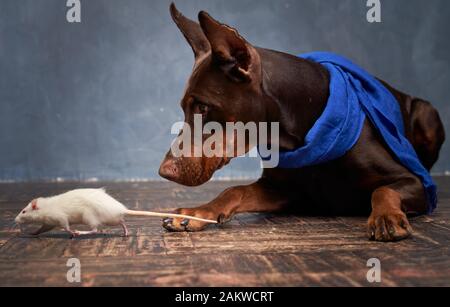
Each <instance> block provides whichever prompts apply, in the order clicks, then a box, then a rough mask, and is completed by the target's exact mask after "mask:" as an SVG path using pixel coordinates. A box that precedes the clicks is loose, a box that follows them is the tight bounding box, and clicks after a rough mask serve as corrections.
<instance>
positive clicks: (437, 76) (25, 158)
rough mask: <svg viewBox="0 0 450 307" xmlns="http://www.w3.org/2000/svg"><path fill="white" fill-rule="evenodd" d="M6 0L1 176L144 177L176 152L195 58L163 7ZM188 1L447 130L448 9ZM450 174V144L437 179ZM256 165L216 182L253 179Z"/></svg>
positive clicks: (405, 0) (109, 0)
mask: <svg viewBox="0 0 450 307" xmlns="http://www.w3.org/2000/svg"><path fill="white" fill-rule="evenodd" d="M65 3H66V1H65V0H1V1H0V180H2V181H4V180H14V181H21V180H39V179H56V178H62V179H76V180H78V179H79V180H86V179H90V178H99V179H137V178H140V179H143V178H158V175H157V170H158V166H159V163H160V160H161V159H162V157H163V154H164V153H165V152H166V150H167V149H168V147H169V145H170V141H171V139H172V136H171V135H170V127H171V125H172V123H173V122H175V121H178V120H181V119H182V112H181V110H180V108H179V106H178V101H179V99H180V97H181V94H182V91H183V87H184V83H185V81H186V79H187V77H188V76H189V74H190V70H191V67H192V64H193V56H192V53H191V50H190V48H189V47H188V46H187V44H186V43H185V42H184V39H183V37H182V36H181V34H180V33H179V32H178V30H177V28H176V27H175V25H174V24H173V23H172V21H171V19H170V17H169V13H168V6H169V1H163V0H128V1H124V0H84V1H82V22H81V24H69V23H67V21H66V19H65V15H66V10H67V8H66V6H65ZM381 3H382V23H380V24H369V23H368V22H367V21H366V12H367V7H366V0H298V1H293V0H284V1H277V0H258V1H256V0H226V1H225V0H210V1H199V0H179V1H177V5H178V7H179V9H180V10H181V11H183V12H184V13H185V14H186V15H188V16H190V17H195V16H196V15H197V13H198V11H199V10H201V9H204V10H207V11H209V12H210V13H211V14H212V15H213V16H214V17H216V18H218V19H219V20H221V21H223V22H226V23H229V24H230V25H233V26H235V27H237V28H238V29H239V30H240V32H241V34H242V35H244V36H245V37H246V38H247V39H248V40H249V41H250V42H252V43H254V44H256V45H259V46H263V47H268V48H272V49H277V50H281V51H285V52H290V53H295V54H297V53H300V52H308V51H313V50H328V51H334V52H338V53H341V54H343V55H345V56H348V57H350V58H352V59H353V60H354V61H355V62H357V63H359V64H361V65H362V66H363V67H365V68H367V69H368V70H369V71H371V72H373V73H374V74H376V75H377V76H379V77H381V78H383V79H385V80H387V81H389V82H390V83H391V84H392V85H394V86H395V87H397V88H399V89H401V90H404V91H407V92H408V93H411V94H413V95H417V96H420V97H423V98H426V99H429V100H430V101H432V102H433V103H434V104H435V105H436V106H437V107H438V109H439V110H440V112H441V116H442V118H443V120H444V121H445V125H446V129H447V131H450V97H448V94H449V92H450V90H449V86H450V67H449V66H450V41H449V39H448V38H449V34H450V33H449V29H450V1H448V0H426V1H425V0H394V1H393V0H382V1H381ZM446 170H450V146H449V144H448V143H447V144H446V146H445V148H444V150H443V153H442V157H441V160H440V162H439V163H438V165H437V166H436V167H435V169H434V171H435V172H441V173H442V172H445V171H446ZM259 172H260V170H259V162H258V161H256V160H251V161H250V162H249V161H245V160H244V161H243V160H240V161H239V160H237V161H235V162H234V163H233V164H232V165H231V166H230V167H229V168H227V169H226V170H224V171H222V172H221V173H220V174H219V176H222V177H223V176H225V177H254V176H257V175H258V174H259Z"/></svg>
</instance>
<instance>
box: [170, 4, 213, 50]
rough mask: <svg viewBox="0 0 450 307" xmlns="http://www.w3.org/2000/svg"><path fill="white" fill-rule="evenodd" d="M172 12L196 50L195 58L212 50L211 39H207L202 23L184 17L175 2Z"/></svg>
mask: <svg viewBox="0 0 450 307" xmlns="http://www.w3.org/2000/svg"><path fill="white" fill-rule="evenodd" d="M170 14H171V15H172V19H173V21H174V22H175V23H176V25H177V26H178V28H179V29H180V31H181V33H183V35H184V37H185V38H186V40H187V42H188V43H189V45H190V46H191V48H192V50H193V51H194V55H195V58H198V57H200V56H202V55H203V54H205V53H208V52H209V51H210V50H211V46H210V45H209V41H208V40H207V39H206V36H205V34H204V33H203V31H202V28H200V25H199V24H198V23H197V22H195V21H192V20H190V19H188V18H186V17H184V16H183V15H182V14H181V13H180V12H179V11H178V10H177V8H176V6H175V4H174V3H173V2H172V4H171V5H170Z"/></svg>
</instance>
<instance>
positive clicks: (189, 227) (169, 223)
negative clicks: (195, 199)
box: [163, 208, 217, 232]
mask: <svg viewBox="0 0 450 307" xmlns="http://www.w3.org/2000/svg"><path fill="white" fill-rule="evenodd" d="M174 213H176V214H183V215H189V216H194V217H199V218H202V219H208V220H217V217H216V216H215V214H214V213H213V212H210V211H207V210H205V209H198V208H190V209H177V210H175V212H174ZM208 225H210V224H209V223H205V222H200V221H194V220H189V219H183V218H166V219H164V220H163V227H164V228H166V229H167V230H169V231H189V232H194V231H202V230H203V229H205V228H206V227H207V226H208Z"/></svg>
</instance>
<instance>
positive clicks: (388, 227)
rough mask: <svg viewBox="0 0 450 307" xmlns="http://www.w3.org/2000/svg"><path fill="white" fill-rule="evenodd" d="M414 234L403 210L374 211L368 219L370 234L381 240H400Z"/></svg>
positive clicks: (370, 236) (372, 238) (371, 237)
mask: <svg viewBox="0 0 450 307" xmlns="http://www.w3.org/2000/svg"><path fill="white" fill-rule="evenodd" d="M411 234H412V227H411V225H410V224H409V222H408V219H407V217H406V215H405V213H403V212H402V211H400V210H398V211H393V212H382V213H381V212H378V213H377V212H372V214H371V216H370V217H369V221H368V236H369V238H370V239H371V240H376V241H381V242H392V241H399V240H403V239H406V238H408V237H409V236H411Z"/></svg>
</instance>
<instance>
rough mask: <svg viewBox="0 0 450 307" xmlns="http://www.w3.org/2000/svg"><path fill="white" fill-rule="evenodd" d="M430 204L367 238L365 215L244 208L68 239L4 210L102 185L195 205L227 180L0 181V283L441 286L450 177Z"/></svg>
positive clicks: (125, 198) (141, 199)
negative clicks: (217, 221)
mask: <svg viewBox="0 0 450 307" xmlns="http://www.w3.org/2000/svg"><path fill="white" fill-rule="evenodd" d="M436 180H437V182H438V183H439V187H440V204H439V209H438V210H437V212H436V213H435V214H434V215H432V216H424V217H418V218H415V219H412V221H411V222H412V226H413V228H414V230H415V235H414V237H413V238H412V239H409V240H406V241H403V242H399V243H376V242H370V241H368V240H367V239H366V237H365V222H366V217H361V218H355V217H351V218H347V217H336V218H319V217H301V216H287V215H263V214H248V215H242V216H238V217H236V218H235V219H234V220H233V221H232V222H230V223H229V224H227V225H225V226H212V227H211V228H209V229H207V230H206V231H204V232H200V233H169V232H167V231H165V230H164V229H163V228H162V227H161V221H160V220H159V219H145V218H144V219H142V218H132V219H129V220H128V225H129V228H130V230H131V237H129V238H122V237H120V229H119V228H109V229H106V233H105V234H102V235H95V236H90V237H87V238H79V239H75V240H70V239H69V237H68V235H67V234H65V233H63V232H61V231H54V232H51V233H49V234H47V235H44V236H42V237H40V238H26V237H21V236H20V235H19V232H18V230H15V229H13V225H12V223H13V219H14V217H15V216H16V214H17V213H18V212H19V211H20V209H21V208H22V207H24V206H25V204H26V203H27V202H29V201H30V200H31V199H33V198H35V197H37V196H48V195H52V194H57V193H60V192H63V191H66V190H69V189H73V188H79V187H103V186H104V187H106V188H107V190H108V191H109V192H110V193H111V194H112V195H113V196H115V197H116V198H118V199H119V200H120V201H121V202H123V203H124V204H126V205H127V206H129V207H130V208H133V209H152V210H170V209H174V208H177V207H188V206H196V205H198V204H199V203H202V202H205V201H207V200H210V199H212V198H213V197H214V196H215V195H217V194H218V193H219V192H220V191H222V190H223V189H224V188H226V187H228V186H230V185H235V184H236V183H224V182H214V183H209V184H207V185H206V186H204V187H201V188H195V189H191V188H185V187H181V186H178V185H175V184H170V183H163V182H153V183H152V182H150V183H88V184H80V183H58V184H56V183H55V184H53V183H52V184H49V183H36V184H0V286H79V285H82V286H138V285H139V286H141V285H146V286H374V285H375V286H379V285H381V286H419V285H422V286H432V285H433V286H450V259H449V256H450V250H449V239H450V232H449V230H450V223H449V220H450V178H448V177H447V178H444V177H441V178H437V179H436ZM73 257H76V258H79V259H80V261H81V278H82V280H81V284H70V283H68V282H67V279H66V273H67V270H68V269H69V268H68V267H67V266H66V264H67V260H68V259H69V258H73ZM370 258H378V259H380V261H381V271H382V282H381V284H370V283H368V282H367V279H366V274H367V271H368V269H369V268H368V267H367V266H366V265H367V260H368V259H370Z"/></svg>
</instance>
